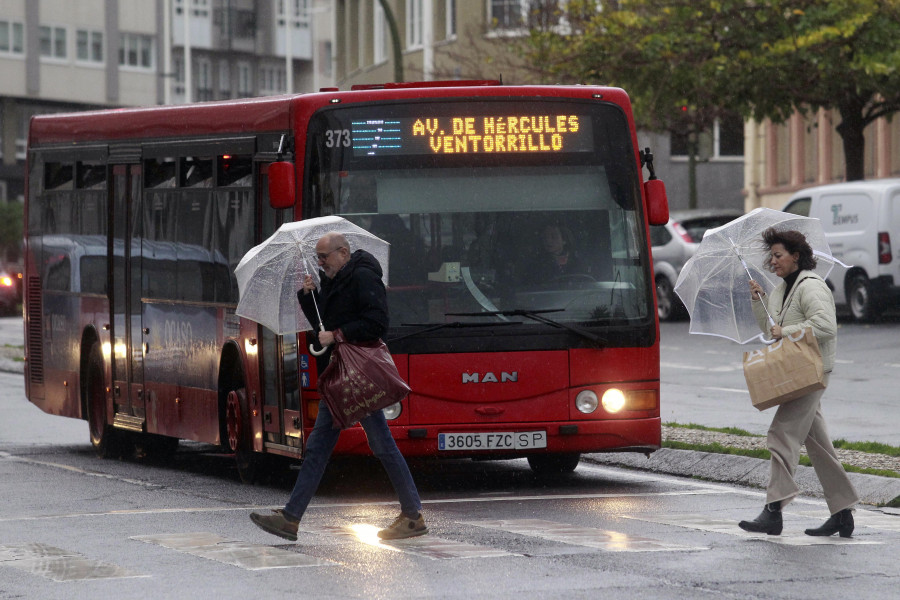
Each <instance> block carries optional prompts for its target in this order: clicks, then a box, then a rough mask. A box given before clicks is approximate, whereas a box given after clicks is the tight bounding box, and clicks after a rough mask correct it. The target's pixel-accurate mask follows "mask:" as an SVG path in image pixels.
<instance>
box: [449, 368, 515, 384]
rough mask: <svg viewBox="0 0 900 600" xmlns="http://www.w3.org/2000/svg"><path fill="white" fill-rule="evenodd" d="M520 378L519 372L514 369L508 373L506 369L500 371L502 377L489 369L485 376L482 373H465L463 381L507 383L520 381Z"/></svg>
mask: <svg viewBox="0 0 900 600" xmlns="http://www.w3.org/2000/svg"><path fill="white" fill-rule="evenodd" d="M518 380H519V372H518V371H513V372H512V373H507V372H506V371H502V372H501V373H500V379H497V376H496V375H494V374H493V373H491V372H490V371H488V372H487V373H485V374H484V375H483V376H482V375H481V373H463V374H462V382H463V383H500V382H503V383H506V382H507V381H518Z"/></svg>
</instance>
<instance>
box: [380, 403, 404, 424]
mask: <svg viewBox="0 0 900 600" xmlns="http://www.w3.org/2000/svg"><path fill="white" fill-rule="evenodd" d="M402 410H403V406H401V404H400V403H399V402H394V403H393V404H391V405H390V406H388V407H387V408H385V409H384V418H385V419H387V420H388V421H393V420H394V419H396V418H397V417H399V416H400V412H401V411H402Z"/></svg>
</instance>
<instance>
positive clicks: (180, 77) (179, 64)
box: [172, 56, 184, 97]
mask: <svg viewBox="0 0 900 600" xmlns="http://www.w3.org/2000/svg"><path fill="white" fill-rule="evenodd" d="M172 62H173V63H174V64H173V66H174V67H175V77H174V80H175V81H174V85H173V86H172V93H173V94H175V95H176V96H181V97H183V96H184V57H183V56H179V57H177V58H175V59H174V60H173V61H172Z"/></svg>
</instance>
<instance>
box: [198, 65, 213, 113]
mask: <svg viewBox="0 0 900 600" xmlns="http://www.w3.org/2000/svg"><path fill="white" fill-rule="evenodd" d="M212 99H213V84H212V63H210V62H209V59H206V58H201V59H199V60H198V61H197V101H199V102H203V101H206V100H212Z"/></svg>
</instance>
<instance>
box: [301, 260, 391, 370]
mask: <svg viewBox="0 0 900 600" xmlns="http://www.w3.org/2000/svg"><path fill="white" fill-rule="evenodd" d="M382 275H383V272H382V270H381V265H379V264H378V261H377V260H376V259H375V257H374V256H372V255H371V254H369V253H368V252H366V251H365V250H357V251H356V252H354V253H353V254H352V255H351V256H350V260H349V261H348V262H347V264H345V265H344V266H343V267H342V268H341V270H340V271H338V272H337V274H336V275H335V276H334V279H328V278H327V277H326V276H325V273H324V272H323V271H319V281H320V282H321V288H320V289H319V290H315V291H313V292H312V293H311V294H304V293H303V290H299V291H298V292H297V299H298V300H299V301H300V308H302V309H303V314H305V315H306V318H307V319H309V322H310V323H312V325H313V327H314V328H315V331H316V335H318V332H319V319H318V317H317V315H316V309H315V306H314V304H313V297H312V295H313V294H315V299H316V302H317V303H318V306H319V311H320V312H321V313H322V321H323V323H324V325H325V330H326V331H335V330H337V329H340V330H341V333H343V334H344V339H346V340H347V341H348V342H364V341H371V340H377V339H379V338H381V337H382V336H384V334H385V333H387V328H388V307H387V294H386V293H385V289H384V282H382V281H381V276H382ZM313 339H316V336H313ZM315 343H316V346H318V342H315ZM330 357H331V353H330V352H329V353H328V356H327V357H323V358H330ZM319 364H320V365H327V364H328V360H324V361H323V360H320V361H319Z"/></svg>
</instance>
